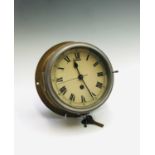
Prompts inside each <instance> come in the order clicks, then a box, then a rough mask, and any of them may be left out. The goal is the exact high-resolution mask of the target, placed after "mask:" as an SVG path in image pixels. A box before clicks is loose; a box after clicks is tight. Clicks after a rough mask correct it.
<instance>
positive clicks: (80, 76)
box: [74, 60, 94, 99]
mask: <svg viewBox="0 0 155 155" xmlns="http://www.w3.org/2000/svg"><path fill="white" fill-rule="evenodd" d="M74 68H76V70H77V72H78V79H79V80H82V81H83V83H84V85H85V87H86V88H87V90H88V92H89V94H90V95H91V97H92V98H93V99H94V97H93V95H92V94H91V91H90V90H89V88H88V86H87V84H86V83H85V81H84V79H83V75H82V74H80V71H79V69H78V64H77V62H76V61H75V60H74Z"/></svg>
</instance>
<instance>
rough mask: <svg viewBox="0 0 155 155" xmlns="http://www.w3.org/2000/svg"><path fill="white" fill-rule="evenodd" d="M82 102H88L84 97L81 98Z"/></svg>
mask: <svg viewBox="0 0 155 155" xmlns="http://www.w3.org/2000/svg"><path fill="white" fill-rule="evenodd" d="M81 102H82V103H84V102H86V99H85V97H84V96H83V95H82V96H81Z"/></svg>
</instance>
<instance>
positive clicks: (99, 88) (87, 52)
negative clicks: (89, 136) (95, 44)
mask: <svg viewBox="0 0 155 155" xmlns="http://www.w3.org/2000/svg"><path fill="white" fill-rule="evenodd" d="M50 77H51V78H50V82H51V85H52V88H53V91H54V93H55V94H56V96H57V97H58V98H59V100H61V101H62V102H63V103H64V104H65V105H66V106H69V107H72V108H75V109H85V108H89V107H92V106H94V105H96V104H97V103H98V102H99V101H100V100H101V98H103V96H104V95H105V92H106V89H107V87H108V82H109V80H108V74H107V70H106V66H105V64H104V61H103V58H102V57H101V56H100V55H98V54H97V53H96V52H95V51H94V50H92V49H90V48H87V47H74V48H71V49H69V50H67V51H65V52H63V53H62V54H60V55H59V56H58V58H57V59H56V61H55V62H54V64H53V65H52V68H51V76H50Z"/></svg>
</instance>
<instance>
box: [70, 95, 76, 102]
mask: <svg viewBox="0 0 155 155" xmlns="http://www.w3.org/2000/svg"><path fill="white" fill-rule="evenodd" d="M69 99H70V100H71V101H75V95H74V94H72V93H71V95H70V97H69Z"/></svg>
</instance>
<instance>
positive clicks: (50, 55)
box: [35, 41, 114, 117]
mask: <svg viewBox="0 0 155 155" xmlns="http://www.w3.org/2000/svg"><path fill="white" fill-rule="evenodd" d="M78 47H86V48H90V49H92V50H93V51H94V52H95V53H96V54H97V55H98V56H99V57H101V58H102V60H103V61H104V65H105V67H106V70H107V76H108V79H109V83H108V87H107V90H106V93H105V94H104V95H103V97H102V98H101V99H100V100H98V101H97V103H96V104H95V105H94V106H92V107H88V108H85V109H76V108H72V107H69V106H67V105H65V104H64V103H63V102H62V101H61V100H60V99H59V97H58V96H57V94H55V92H54V90H53V88H52V85H51V81H50V78H51V77H50V72H51V67H52V65H54V63H55V61H57V58H58V57H59V56H60V55H61V54H62V53H64V52H66V51H67V50H69V49H71V48H78ZM113 82H114V77H113V68H112V65H111V63H110V61H109V59H108V57H107V56H106V55H105V54H104V53H103V52H102V51H101V50H100V49H98V48H97V47H95V46H94V45H91V44H88V43H83V42H72V41H69V42H63V43H60V44H57V45H55V46H54V47H52V48H50V49H49V50H47V52H45V54H44V55H43V56H42V57H41V59H40V61H39V63H38V65H37V69H36V74H35V84H36V89H37V92H38V94H39V96H40V98H41V99H42V101H43V103H44V104H45V105H46V106H47V107H48V108H49V109H51V110H52V111H54V112H55V113H57V114H59V115H63V116H65V115H66V116H68V117H78V116H81V115H85V114H88V113H89V112H90V111H92V110H94V109H96V108H98V107H99V106H101V105H102V104H103V103H104V102H105V101H106V100H107V98H108V97H109V95H110V93H111V90H112V88H113Z"/></svg>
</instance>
